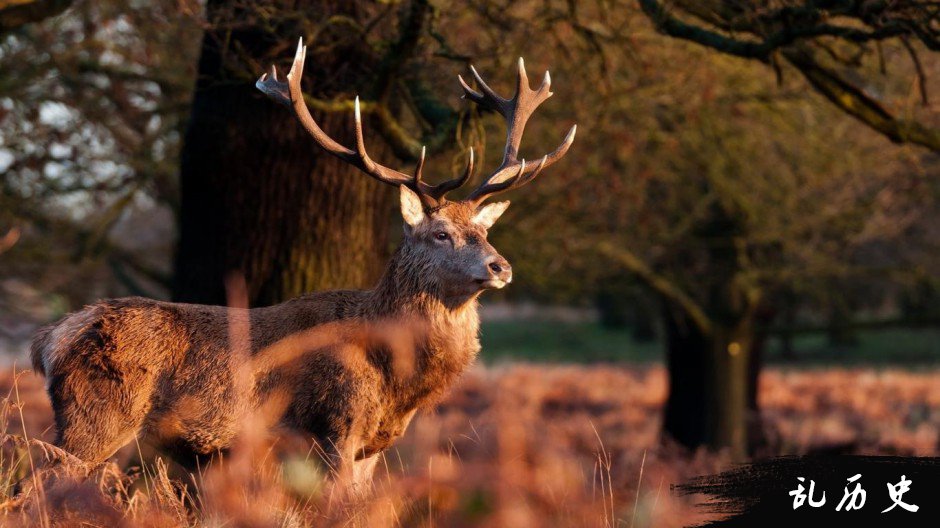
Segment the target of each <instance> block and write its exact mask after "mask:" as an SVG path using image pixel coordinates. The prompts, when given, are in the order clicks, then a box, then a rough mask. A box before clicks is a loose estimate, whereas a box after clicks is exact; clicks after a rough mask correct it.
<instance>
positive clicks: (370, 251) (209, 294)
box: [173, 1, 392, 306]
mask: <svg viewBox="0 0 940 528" xmlns="http://www.w3.org/2000/svg"><path fill="white" fill-rule="evenodd" d="M229 3H230V2H225V1H216V2H210V3H209V6H208V7H207V10H208V11H209V15H210V20H212V18H211V16H212V12H213V10H219V9H225V8H230V6H229V5H228V4H229ZM283 38H284V39H286V38H287V37H283ZM290 38H291V39H294V38H296V35H292V36H291V37H290ZM278 44H281V45H282V44H283V41H282V40H281V38H280V37H276V36H271V35H269V34H265V33H262V32H261V31H260V30H256V29H252V28H247V29H238V28H236V29H235V30H231V29H218V30H217V29H209V30H208V31H207V32H206V35H205V37H204V39H203V44H202V55H201V58H200V61H199V78H198V82H197V85H196V89H195V94H194V98H193V104H192V114H191V118H190V122H189V126H188V129H187V131H186V134H185V139H184V146H183V151H182V156H181V157H182V163H181V170H180V180H181V181H180V189H181V203H180V213H179V216H180V222H179V226H180V235H179V237H180V238H179V246H178V253H177V255H176V262H175V280H174V287H173V297H174V299H175V300H178V301H183V302H198V303H207V304H225V302H226V295H225V287H224V281H225V277H226V276H227V275H228V274H230V273H232V272H238V273H241V274H242V275H243V276H244V277H245V280H246V282H247V284H248V294H249V302H250V303H251V305H253V306H258V305H269V304H274V303H277V302H281V301H283V300H286V299H288V298H291V297H294V296H297V295H300V294H302V293H305V292H309V291H313V290H320V289H328V288H361V287H366V286H370V285H371V284H372V283H374V281H375V280H376V279H377V277H378V275H379V273H380V271H381V264H382V262H384V260H385V258H386V257H387V253H388V223H389V222H388V212H389V211H390V207H391V205H392V201H391V200H392V193H391V190H390V188H388V187H387V186H385V185H383V184H381V183H378V182H376V181H374V180H372V179H370V178H369V177H367V176H365V175H363V174H361V173H359V172H358V171H357V170H356V169H354V168H352V167H351V166H348V165H346V164H344V163H342V162H340V161H339V160H337V159H335V158H333V157H331V156H329V155H327V154H325V153H323V152H322V151H321V150H320V149H319V148H318V147H317V146H316V145H315V144H314V142H313V141H312V139H310V137H309V136H308V135H307V133H306V132H305V131H304V130H303V128H302V127H301V126H300V124H299V123H298V122H297V119H296V118H295V117H294V116H293V114H292V112H291V111H290V110H289V109H287V108H284V107H282V106H280V105H277V104H275V103H273V102H272V101H270V100H268V99H267V98H265V97H264V96H263V95H262V94H261V93H260V92H258V91H257V90H256V89H255V88H254V85H253V83H252V82H250V81H247V80H245V79H241V78H237V79H233V78H231V76H230V75H229V74H228V73H227V70H226V64H225V60H231V59H230V58H228V59H226V53H228V54H232V53H234V52H233V51H232V50H238V52H239V53H248V54H251V55H252V56H253V57H256V58H262V57H267V55H268V53H269V50H270V49H271V48H272V47H273V46H276V45H278ZM335 56H336V57H337V59H336V60H337V61H339V62H340V63H343V62H346V63H355V62H356V61H360V63H361V62H362V61H363V60H366V59H365V58H364V57H359V56H357V50H356V49H338V50H336V55H335ZM311 62H313V61H310V60H309V59H308V68H307V69H308V72H307V75H311V74H310V71H309V70H311V67H310V63H311ZM366 64H368V62H366ZM331 66H332V67H335V66H337V64H333V65H331ZM314 67H316V66H314ZM349 70H353V71H355V69H347V70H346V73H347V75H349V73H348V72H349ZM258 73H259V74H260V73H261V72H258ZM313 75H316V74H313ZM320 78H322V76H321V77H320ZM313 95H314V96H317V95H320V94H318V93H317V92H316V88H315V87H314V92H313ZM314 117H315V118H316V119H317V121H318V123H320V124H321V126H322V127H323V129H324V130H326V131H328V133H329V134H330V135H331V136H333V137H334V138H335V139H336V140H337V141H339V142H341V143H344V144H346V145H352V144H354V143H355V139H354V138H355V135H354V127H353V123H352V116H351V115H345V114H333V113H331V114H325V115H324V114H321V113H318V112H314ZM366 128H368V124H367V125H366ZM367 143H368V144H369V149H370V154H371V155H372V156H373V157H374V158H375V159H384V160H389V157H388V156H389V155H390V154H389V152H390V149H389V148H387V147H386V146H385V145H384V143H383V142H382V141H381V140H379V139H378V138H367ZM389 161H390V160H389Z"/></svg>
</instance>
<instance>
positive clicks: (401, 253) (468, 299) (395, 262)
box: [364, 245, 479, 322]
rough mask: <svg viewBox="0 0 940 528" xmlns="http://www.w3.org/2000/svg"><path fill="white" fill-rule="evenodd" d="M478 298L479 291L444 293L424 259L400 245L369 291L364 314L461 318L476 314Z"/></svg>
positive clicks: (375, 316)
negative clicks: (469, 293) (457, 294)
mask: <svg viewBox="0 0 940 528" xmlns="http://www.w3.org/2000/svg"><path fill="white" fill-rule="evenodd" d="M477 297H479V293H474V294H472V295H463V296H448V295H445V293H444V291H443V289H442V288H441V285H440V284H438V283H436V282H435V281H434V280H433V279H431V278H429V273H428V269H427V264H426V262H423V261H422V260H421V259H420V256H419V255H417V254H416V253H415V252H413V251H411V250H410V249H409V248H408V247H407V246H405V245H402V246H399V248H398V249H397V250H396V251H395V254H394V255H393V256H392V258H391V259H390V260H389V263H388V266H387V267H386V269H385V273H384V274H383V275H382V278H381V279H380V280H379V283H378V284H377V285H376V287H375V288H374V289H373V290H372V291H371V295H370V296H369V300H368V302H367V306H365V307H364V312H365V313H364V315H366V316H369V318H394V317H400V316H404V317H417V318H420V319H429V320H430V319H441V318H442V319H449V318H458V319H461V318H463V317H464V316H465V315H466V313H467V312H473V313H476V311H477ZM430 322H433V321H430Z"/></svg>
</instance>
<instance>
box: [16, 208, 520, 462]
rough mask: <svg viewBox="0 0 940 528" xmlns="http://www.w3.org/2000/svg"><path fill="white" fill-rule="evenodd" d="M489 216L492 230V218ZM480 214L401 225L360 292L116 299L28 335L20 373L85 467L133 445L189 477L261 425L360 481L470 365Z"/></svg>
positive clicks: (463, 212) (494, 275)
mask: <svg viewBox="0 0 940 528" xmlns="http://www.w3.org/2000/svg"><path fill="white" fill-rule="evenodd" d="M409 193H410V191H407V190H403V191H402V196H403V198H402V200H403V205H404V204H405V202H406V200H408V199H410V198H412V196H411V194H409ZM412 194H413V193H412ZM409 203H410V202H409ZM494 206H495V207H497V209H498V210H497V209H490V210H488V212H487V215H488V216H489V217H490V220H493V221H495V217H498V215H499V214H500V213H501V212H502V210H503V209H505V205H502V204H500V205H496V204H494V205H491V206H489V207H494ZM479 214H480V209H478V208H477V207H476V206H475V205H472V204H469V203H464V202H447V203H445V204H444V205H443V206H441V207H439V208H437V209H436V210H428V211H418V212H417V213H416V214H412V215H411V216H410V218H409V220H410V221H411V225H409V224H408V223H406V225H405V231H406V234H405V236H404V238H403V241H402V243H401V245H400V247H399V248H398V250H397V251H396V252H395V254H394V256H393V257H392V258H391V260H390V262H389V263H388V266H387V268H386V270H385V273H384V275H383V277H382V278H381V280H380V281H379V283H378V285H377V286H376V287H375V288H374V289H373V290H366V291H352V290H339V291H326V292H317V293H311V294H308V295H304V296H302V297H299V298H296V299H293V300H290V301H288V302H285V303H282V304H279V305H275V306H272V307H266V308H255V309H251V310H241V309H233V308H225V307H216V306H202V305H192V304H176V303H168V302H161V301H155V300H150V299H143V298H137V297H134V298H124V299H113V300H105V301H100V302H98V303H95V304H93V305H91V306H88V307H86V308H84V309H83V310H80V311H78V312H75V313H72V314H70V315H68V316H66V317H65V318H64V319H62V320H61V321H59V322H58V323H55V324H53V325H50V326H48V327H46V328H44V329H42V330H40V331H39V333H38V334H37V336H36V337H35V339H34V341H33V344H32V360H33V365H34V368H35V369H36V370H37V371H38V372H40V373H43V374H45V375H46V376H47V378H48V391H49V394H50V397H51V399H52V404H53V408H54V410H55V415H56V426H57V432H58V436H57V442H56V443H57V445H58V446H60V447H62V448H64V449H65V450H67V451H69V452H71V453H73V454H74V455H76V456H77V457H79V458H81V459H82V460H84V461H86V462H89V463H98V462H101V461H103V460H105V459H106V458H107V457H109V456H111V455H112V454H113V453H114V451H115V450H117V449H118V448H120V447H121V446H122V445H123V444H125V443H127V442H128V441H130V440H131V439H133V438H134V436H135V435H138V434H140V435H142V436H144V437H149V438H150V440H151V441H152V442H153V443H155V444H157V445H159V446H162V447H163V448H164V449H166V450H167V451H168V452H170V453H171V454H173V455H174V456H175V457H176V458H177V459H178V460H179V461H180V462H181V463H184V464H192V463H193V462H194V461H195V460H196V459H197V458H198V457H200V456H205V455H211V454H213V453H215V452H217V451H219V450H225V449H226V448H228V447H229V446H231V445H232V442H233V439H234V437H235V436H236V435H237V433H238V431H239V427H240V424H241V423H243V422H244V420H245V419H246V417H248V416H249V415H252V416H255V415H257V414H262V415H263V417H264V419H265V420H267V422H268V423H269V425H270V426H271V427H275V426H284V427H287V428H290V429H294V430H299V431H301V432H303V433H304V434H305V435H306V436H308V437H311V436H312V437H313V438H314V439H315V440H316V441H317V443H318V445H319V446H320V448H321V449H322V451H323V453H324V455H325V456H326V459H327V461H328V462H329V463H330V464H331V465H332V466H333V467H334V469H336V470H337V471H338V472H343V471H344V470H345V471H346V472H347V473H352V474H353V475H354V477H353V478H355V479H365V478H368V477H369V476H370V475H371V468H372V466H373V464H374V462H375V460H376V454H377V453H380V452H381V451H383V450H385V449H386V448H388V447H389V445H391V443H392V441H393V440H394V439H395V438H397V437H398V436H400V435H401V434H402V433H403V432H404V430H405V428H406V427H407V425H408V423H409V421H410V420H411V418H412V416H413V415H414V412H415V411H416V409H418V408H419V407H421V406H423V405H426V404H428V403H429V402H432V401H434V400H435V399H436V398H437V397H439V396H440V395H441V394H442V393H443V391H444V390H445V389H447V388H448V387H449V386H451V385H452V384H453V382H454V381H455V380H456V378H457V377H458V376H459V375H460V374H461V373H462V372H463V371H464V370H465V369H466V368H467V366H468V365H469V364H470V363H471V362H472V361H473V360H474V358H475V357H476V355H477V352H478V351H479V349H480V343H479V339H478V330H479V320H478V316H477V297H478V296H479V294H480V293H481V291H483V290H484V289H487V288H492V287H502V286H503V285H505V284H506V283H508V282H509V281H510V280H511V272H510V271H509V266H508V263H506V262H505V260H504V259H503V258H502V257H501V256H499V254H498V253H497V252H496V250H495V249H494V248H493V247H492V246H491V245H490V244H489V243H488V242H487V241H486V235H487V233H486V229H485V227H484V225H483V224H481V223H479V217H478V215H479ZM440 233H446V234H447V239H446V240H441V239H439V238H441V237H442V235H440ZM494 263H496V264H497V265H498V268H499V270H500V271H499V272H495V271H493V269H492V268H491V267H490V265H491V264H494ZM240 335H244V336H245V339H240V337H239V336H240ZM357 460H358V462H355V463H353V461H357Z"/></svg>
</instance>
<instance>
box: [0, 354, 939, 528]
mask: <svg viewBox="0 0 940 528" xmlns="http://www.w3.org/2000/svg"><path fill="white" fill-rule="evenodd" d="M0 390H2V394H4V395H9V396H8V397H7V399H6V400H5V401H4V402H3V408H2V409H0V411H2V419H3V423H0V427H2V428H4V429H5V431H6V432H7V433H8V434H10V435H16V436H17V437H23V436H24V435H25V436H26V437H28V438H30V439H33V438H34V437H35V439H38V441H42V440H44V441H49V440H50V439H51V436H52V414H51V409H50V407H49V403H48V400H47V398H46V395H45V393H44V391H43V382H42V380H41V379H39V378H37V377H35V376H32V375H31V374H29V373H25V374H19V375H18V376H14V375H13V373H12V371H9V372H7V373H6V374H4V375H3V376H2V377H0ZM665 392H666V378H665V373H664V372H663V370H662V369H661V368H628V367H613V366H611V367H576V366H570V367H564V366H563V367H545V366H535V365H515V366H505V367H500V368H493V369H479V370H476V371H473V372H471V373H469V374H468V375H466V376H465V377H464V379H463V382H462V383H461V384H460V386H459V387H458V388H457V389H455V390H454V391H453V392H452V393H451V395H450V396H449V397H448V398H447V399H446V400H445V401H444V402H442V403H441V404H440V405H439V406H438V407H437V408H436V409H434V410H433V412H424V413H423V414H421V415H420V416H419V417H418V418H417V419H416V420H415V422H414V424H413V425H412V427H411V428H410V430H409V432H408V433H407V435H406V436H405V438H403V439H402V440H401V441H400V442H399V443H398V444H397V446H396V448H395V449H393V450H392V451H390V452H388V453H386V456H385V458H384V460H383V461H382V462H380V464H379V470H378V471H377V475H376V479H375V483H374V486H375V489H374V491H373V493H372V495H371V496H370V497H369V498H367V499H364V500H355V499H342V498H339V497H338V496H337V495H336V493H334V491H333V490H331V487H330V486H329V485H328V484H326V483H325V481H324V479H323V471H322V470H321V469H320V467H319V465H317V464H315V463H313V462H312V461H311V458H315V457H311V456H310V453H309V451H308V449H307V448H306V447H304V446H303V443H300V444H298V443H297V442H296V441H287V440H279V441H272V440H271V439H266V438H264V437H261V436H258V435H252V436H253V437H254V438H253V439H251V440H248V441H245V442H242V443H241V444H240V445H238V446H237V447H236V448H235V449H233V451H232V452H231V453H230V454H229V455H228V456H227V458H225V459H223V460H220V461H216V462H215V463H214V464H213V465H212V466H211V467H210V468H208V469H206V470H205V471H203V472H201V473H200V474H198V475H194V476H192V477H191V479H188V478H186V476H185V475H180V474H178V473H177V474H175V475H174V471H173V468H172V467H170V468H168V467H167V465H166V464H164V463H163V462H162V461H160V459H159V458H155V457H153V456H152V455H150V454H147V448H146V446H143V447H139V446H138V445H136V444H133V445H131V446H128V447H127V448H125V449H124V450H123V451H122V453H121V454H119V456H118V459H119V461H120V464H117V463H109V464H107V465H106V466H104V467H102V468H97V469H95V470H93V471H91V473H90V474H88V476H87V477H86V476H85V471H86V469H85V468H81V467H79V465H77V464H74V463H64V464H59V465H57V466H56V467H57V468H58V469H56V470H54V471H53V470H48V469H47V470H42V469H39V470H37V471H36V472H35V473H34V472H33V471H32V468H33V467H37V468H38V467H42V466H45V465H47V464H46V461H47V460H49V459H55V458H61V457H62V456H65V455H62V454H59V453H56V452H55V451H54V450H52V451H50V450H43V449H41V444H40V443H39V442H38V441H37V440H33V444H32V447H30V448H29V449H28V450H27V449H26V445H27V441H26V440H24V439H23V438H18V439H12V438H8V439H7V441H6V442H5V443H4V444H3V448H2V450H0V455H2V460H0V464H2V466H0V467H2V471H0V492H2V493H5V494H6V497H5V498H9V497H10V496H11V494H12V493H13V491H14V487H16V486H15V485H17V482H18V483H19V484H18V485H17V486H18V487H19V488H22V489H26V490H27V493H26V495H24V496H25V497H26V498H25V500H23V502H22V504H19V505H16V507H15V508H12V509H11V510H10V511H9V512H8V513H7V514H6V517H5V518H3V520H2V524H4V525H17V524H19V525H30V526H33V525H38V526H75V525H81V526H108V527H109V528H110V527H114V526H154V527H157V526H367V527H373V526H513V527H524V526H627V527H632V526H636V527H646V526H655V527H669V526H681V525H683V524H687V523H689V522H691V521H695V520H701V518H696V517H695V516H694V512H693V507H692V503H691V501H690V499H688V498H684V497H677V496H674V495H673V494H672V493H671V492H670V484H674V483H677V482H680V481H682V480H684V479H686V478H688V477H690V476H693V475H696V474H702V473H712V472H716V471H719V470H721V469H723V468H725V467H727V460H726V459H725V458H724V457H722V456H721V455H720V454H709V453H705V452H698V453H688V452H684V451H683V450H681V449H679V448H677V447H675V446H671V445H668V444H666V445H664V444H662V443H661V442H660V441H659V411H660V406H661V404H662V401H663V399H664V397H665ZM761 399H762V403H763V406H764V413H765V419H766V423H767V427H768V429H769V430H770V431H771V435H770V436H771V438H772V444H771V445H772V446H773V452H774V453H803V452H807V451H811V450H816V449H820V448H828V447H831V446H841V447H840V448H841V449H843V450H848V451H850V452H857V453H898V454H910V455H935V454H936V451H937V440H938V439H937V429H938V428H937V426H938V424H940V410H938V409H940V384H937V383H936V373H926V374H915V373H909V372H901V371H881V372H875V371H867V370H828V371H805V372H798V371H794V372H781V371H769V372H768V373H767V374H766V375H765V377H764V379H763V385H762V392H761ZM37 446H39V447H37ZM138 453H141V454H140V455H138ZM141 457H143V459H144V460H146V463H145V464H143V469H138V467H139V466H140V464H139V459H140V458H141ZM128 466H130V468H131V469H122V468H125V467H128Z"/></svg>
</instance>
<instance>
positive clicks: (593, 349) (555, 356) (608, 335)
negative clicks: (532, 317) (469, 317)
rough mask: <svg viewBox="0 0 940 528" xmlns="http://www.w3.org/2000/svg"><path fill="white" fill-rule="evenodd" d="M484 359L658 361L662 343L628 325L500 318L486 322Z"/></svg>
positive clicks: (581, 361) (491, 361)
mask: <svg viewBox="0 0 940 528" xmlns="http://www.w3.org/2000/svg"><path fill="white" fill-rule="evenodd" d="M481 341H482V344H483V352H482V354H483V360H484V361H486V362H488V363H493V362H497V361H500V360H517V361H536V362H568V363H598V362H609V361H630V362H641V363H649V362H658V361H662V360H663V351H662V346H660V344H659V343H658V342H656V341H650V342H637V341H636V340H635V339H633V335H632V333H631V332H630V330H629V329H624V330H611V329H606V328H603V327H601V326H600V325H598V324H596V323H561V322H547V321H499V322H487V323H484V324H483V329H482V336H481Z"/></svg>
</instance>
